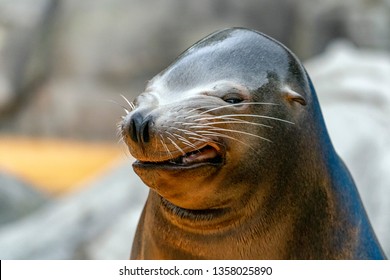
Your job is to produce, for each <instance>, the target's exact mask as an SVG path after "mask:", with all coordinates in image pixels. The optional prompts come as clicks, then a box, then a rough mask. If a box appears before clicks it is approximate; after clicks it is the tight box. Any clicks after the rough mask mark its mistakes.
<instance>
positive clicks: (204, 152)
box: [139, 145, 223, 167]
mask: <svg viewBox="0 0 390 280" xmlns="http://www.w3.org/2000/svg"><path fill="white" fill-rule="evenodd" d="M139 163H140V164H142V165H155V166H162V165H165V166H167V165H170V166H178V167H181V166H182V167H186V166H188V167H190V166H197V165H203V164H214V165H218V164H221V163H223V157H222V154H221V151H220V149H219V148H218V149H217V148H215V147H213V146H211V145H206V146H204V147H202V148H199V149H197V150H193V151H190V152H187V153H186V154H185V155H181V156H179V157H176V158H172V159H169V160H165V161H159V162H152V161H150V162H149V161H139Z"/></svg>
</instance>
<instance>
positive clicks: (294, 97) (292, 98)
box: [283, 88, 307, 106]
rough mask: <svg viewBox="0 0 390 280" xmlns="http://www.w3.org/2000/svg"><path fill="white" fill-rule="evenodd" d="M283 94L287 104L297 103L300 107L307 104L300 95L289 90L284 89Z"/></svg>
mask: <svg viewBox="0 0 390 280" xmlns="http://www.w3.org/2000/svg"><path fill="white" fill-rule="evenodd" d="M283 93H284V96H285V98H286V99H287V100H288V101H289V102H298V103H299V104H301V105H302V106H306V104H307V103H306V100H305V98H304V97H303V96H302V95H300V94H299V93H298V92H296V91H293V90H292V89H290V88H284V89H283Z"/></svg>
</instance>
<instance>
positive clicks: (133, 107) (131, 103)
mask: <svg viewBox="0 0 390 280" xmlns="http://www.w3.org/2000/svg"><path fill="white" fill-rule="evenodd" d="M120 96H122V98H123V99H124V100H125V101H126V103H127V104H129V106H130V108H131V110H134V109H135V106H134V103H133V102H130V101H129V100H128V99H127V98H126V97H125V96H124V95H122V94H121V95H120Z"/></svg>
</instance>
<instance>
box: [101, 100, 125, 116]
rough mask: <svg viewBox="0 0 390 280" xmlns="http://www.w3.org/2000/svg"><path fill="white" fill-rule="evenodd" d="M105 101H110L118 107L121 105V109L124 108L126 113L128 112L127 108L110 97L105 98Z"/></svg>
mask: <svg viewBox="0 0 390 280" xmlns="http://www.w3.org/2000/svg"><path fill="white" fill-rule="evenodd" d="M106 101H107V102H110V103H113V104H115V105H118V106H119V107H121V108H122V109H123V110H125V112H126V114H129V108H126V107H125V106H123V105H121V104H119V103H118V102H116V101H115V100H112V99H108V100H106Z"/></svg>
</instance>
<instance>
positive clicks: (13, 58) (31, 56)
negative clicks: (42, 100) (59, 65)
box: [0, 0, 58, 126]
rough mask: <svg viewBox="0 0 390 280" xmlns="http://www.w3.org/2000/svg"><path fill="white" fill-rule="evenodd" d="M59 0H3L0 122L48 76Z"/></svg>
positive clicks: (0, 16) (0, 6)
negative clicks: (51, 36)
mask: <svg viewBox="0 0 390 280" xmlns="http://www.w3.org/2000/svg"><path fill="white" fill-rule="evenodd" d="M57 4H58V0H38V1H35V2H34V4H33V5H31V2H30V1H28V0H27V1H26V0H21V1H18V2H11V1H0V121H2V122H0V124H2V126H4V125H7V123H8V122H7V120H8V119H10V118H12V117H14V116H15V114H17V113H18V112H19V111H20V109H21V108H23V106H24V105H25V104H27V103H28V101H29V100H30V98H32V95H33V94H34V92H35V90H36V89H37V88H39V86H40V85H42V83H43V82H44V80H45V78H47V76H48V71H49V57H50V55H49V54H50V47H49V42H50V41H51V39H50V35H51V27H52V21H53V19H54V17H55V11H56V9H57Z"/></svg>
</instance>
